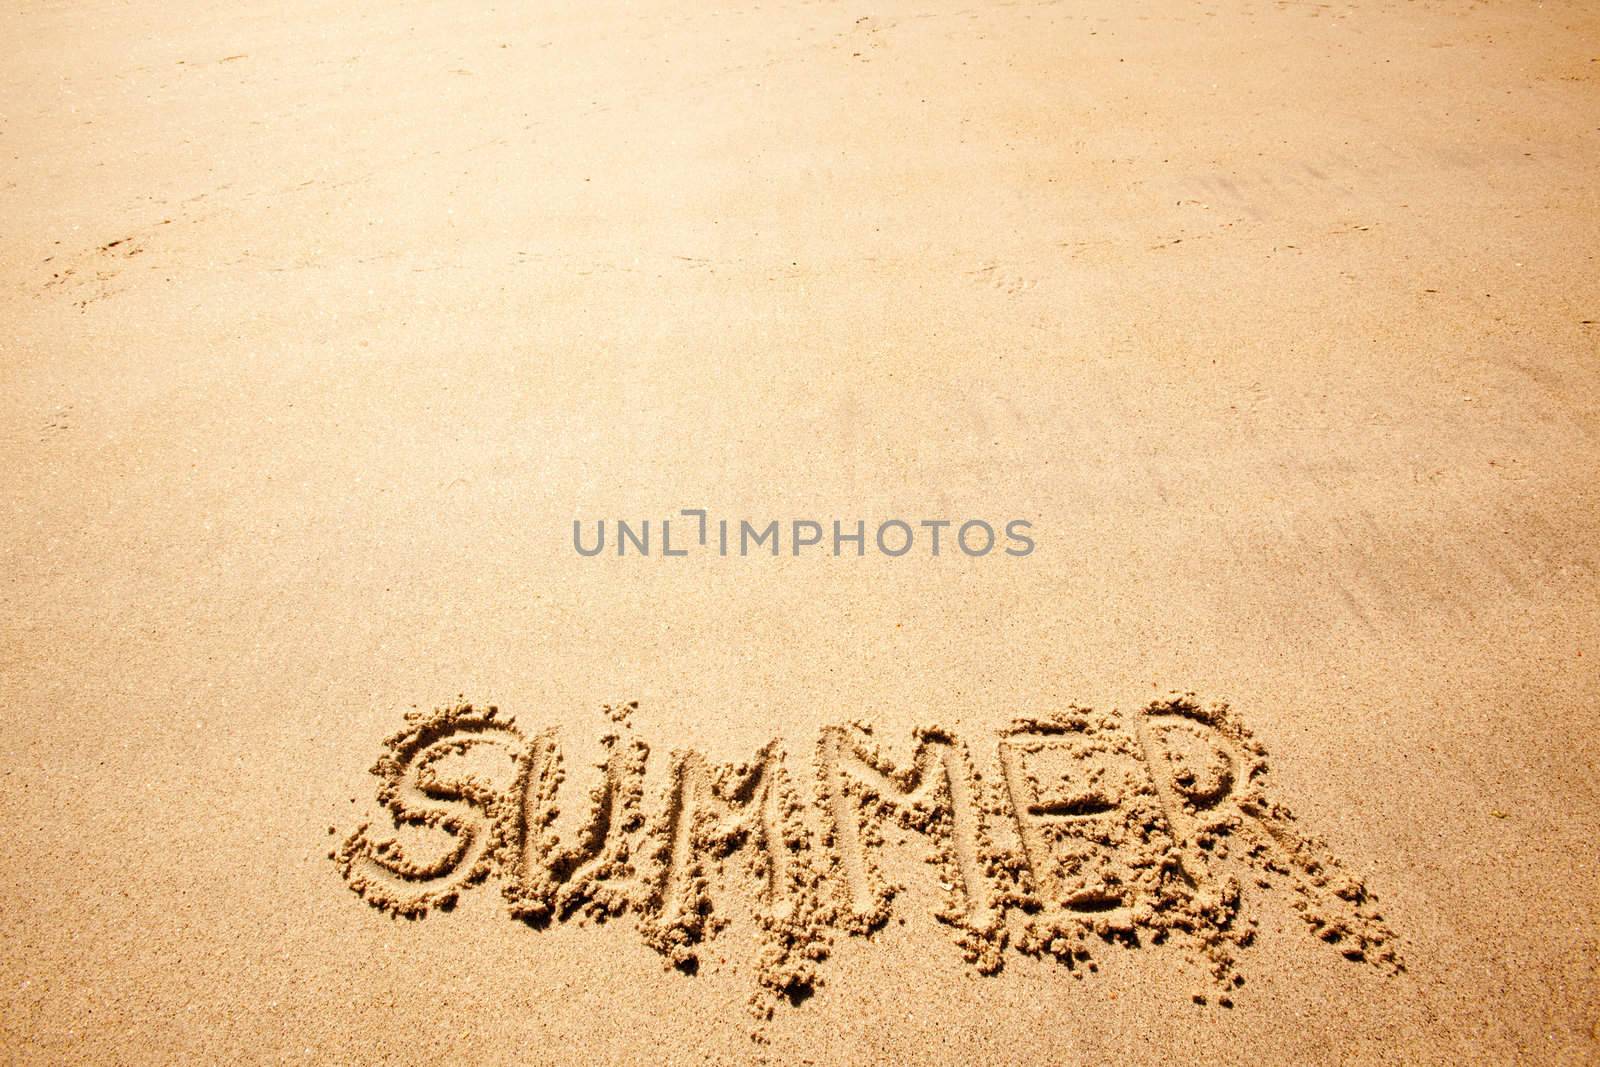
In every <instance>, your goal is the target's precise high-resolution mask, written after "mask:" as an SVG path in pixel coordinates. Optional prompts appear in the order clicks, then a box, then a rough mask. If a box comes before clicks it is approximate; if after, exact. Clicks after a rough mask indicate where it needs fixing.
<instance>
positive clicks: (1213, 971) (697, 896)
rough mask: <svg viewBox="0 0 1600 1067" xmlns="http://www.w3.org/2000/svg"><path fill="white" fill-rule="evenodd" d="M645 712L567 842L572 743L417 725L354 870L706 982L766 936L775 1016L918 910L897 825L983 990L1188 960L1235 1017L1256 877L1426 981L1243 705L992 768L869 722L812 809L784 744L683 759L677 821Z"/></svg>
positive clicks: (1016, 731) (340, 858)
mask: <svg viewBox="0 0 1600 1067" xmlns="http://www.w3.org/2000/svg"><path fill="white" fill-rule="evenodd" d="M635 707H636V705H631V704H630V705H622V706H621V707H620V708H612V707H607V709H606V712H607V715H608V717H609V718H610V720H611V722H612V723H613V724H615V725H616V726H617V727H619V728H618V729H613V730H611V732H609V733H606V734H605V735H604V736H603V737H602V738H601V741H602V746H603V748H604V750H605V758H604V759H603V760H602V761H601V762H600V763H599V765H598V766H597V767H595V768H594V769H593V771H591V774H594V773H595V772H597V773H598V777H597V780H596V781H595V783H594V784H593V785H592V786H591V787H590V788H589V789H588V790H587V792H586V794H585V795H583V797H582V801H583V803H582V804H581V805H580V808H579V811H578V813H577V814H578V816H579V817H578V818H577V819H576V820H569V823H570V824H571V825H572V826H575V829H569V830H568V831H567V832H566V833H565V834H563V833H559V832H558V831H557V821H558V816H559V815H560V813H561V806H562V804H563V803H570V802H572V801H574V800H576V799H578V797H577V796H576V795H575V794H577V793H578V792H579V791H578V789H577V786H576V785H574V784H572V783H569V782H568V781H567V775H566V771H565V766H564V761H563V756H562V751H561V745H560V739H559V737H558V735H557V734H556V733H555V732H554V731H546V732H543V733H538V734H533V735H531V736H530V735H527V734H524V733H523V732H522V731H520V730H519V729H518V728H517V727H516V726H515V724H514V723H513V722H512V720H511V719H510V718H509V717H505V716H502V715H501V714H500V713H499V712H498V711H497V710H496V709H494V708H488V709H480V708H475V707H473V706H472V705H469V704H460V705H456V706H453V707H446V708H440V709H438V710H436V711H434V712H431V713H427V714H423V713H414V714H413V715H412V716H410V717H408V719H407V724H406V728H405V729H404V730H402V731H401V732H400V733H397V734H395V735H394V736H393V737H391V738H389V739H388V741H387V742H386V743H385V751H384V754H383V755H382V756H381V757H380V758H379V760H378V762H377V764H376V765H375V766H374V767H373V773H374V774H375V775H377V777H378V779H379V787H378V800H379V802H380V804H382V805H383V807H384V808H385V809H386V810H387V811H388V813H389V820H390V822H391V823H392V826H393V832H392V833H380V832H379V831H378V830H377V829H375V828H374V827H373V826H371V825H368V824H363V825H362V826H360V827H358V828H357V829H356V831H355V832H354V833H352V834H351V835H350V837H349V838H348V839H347V840H346V841H345V842H344V844H343V845H342V846H340V847H339V848H338V849H336V850H335V851H334V852H333V853H331V856H332V858H333V859H334V860H335V862H336V863H337V865H338V867H339V870H340V873H341V874H342V875H343V876H344V878H345V880H346V881H347V882H348V884H349V885H350V887H351V888H352V889H354V890H355V891H356V892H357V893H358V894H359V895H361V896H362V897H363V898H365V899H366V900H367V901H368V902H369V903H371V904H372V905H373V906H375V907H377V908H379V909H381V910H384V911H387V912H390V913H392V914H395V915H399V916H406V917H413V918H414V917H419V916H422V915H425V914H427V913H428V912H429V911H431V910H434V909H441V908H449V907H451V906H453V905H454V904H455V902H456V900H457V898H458V896H459V895H460V893H461V892H462V891H463V890H464V889H466V888H468V887H470V886H473V885H476V884H478V883H480V882H483V881H485V880H486V879H488V878H489V877H491V876H495V877H498V878H499V879H500V881H501V883H502V889H501V891H502V894H503V896H504V898H505V900H506V903H507V906H508V910H509V911H510V913H511V914H512V915H513V916H514V917H516V918H518V919H521V920H523V921H524V922H526V923H528V924H529V925H531V926H534V927H542V926H545V925H547V924H549V923H550V922H552V921H562V920H567V919H572V918H576V919H579V920H580V921H581V920H584V919H591V920H594V921H605V920H607V919H612V918H620V917H623V916H628V915H631V916H633V918H634V920H635V921H636V923H637V925H638V928H639V930H640V933H641V935H642V936H643V938H644V940H645V942H646V943H647V944H649V945H650V946H651V947H653V948H654V949H656V950H657V951H658V952H660V953H661V954H662V956H663V957H664V958H665V959H666V960H667V961H668V962H669V963H670V964H671V965H673V966H676V967H678V968H679V969H681V970H684V971H686V972H691V973H692V972H693V971H695V970H696V969H697V968H698V966H699V963H700V958H701V955H702V951H703V947H704V946H705V945H706V944H707V943H708V942H710V941H712V940H713V939H714V938H716V937H717V936H718V934H719V933H721V932H722V931H723V930H725V929H726V928H727V926H728V925H729V924H730V923H731V922H734V921H735V920H736V918H747V919H748V921H750V922H752V923H753V925H754V927H755V934H756V936H755V940H754V942H753V943H754V944H756V945H757V946H758V948H757V949H756V950H755V951H756V957H755V958H754V959H753V960H752V961H751V962H752V963H753V967H752V969H753V971H754V973H755V975H756V978H757V984H758V987H759V989H758V993H757V995H756V996H755V997H754V998H753V999H752V1004H753V1005H754V1006H755V1008H756V1010H757V1011H758V1012H763V1011H764V1012H769V1013H770V1011H771V1010H772V1006H773V1005H774V1004H776V1003H777V1002H778V1001H779V1000H780V999H782V998H784V997H788V998H789V999H792V1000H795V1001H798V1000H800V999H803V998H804V997H805V996H806V995H808V994H809V993H810V991H811V990H812V989H813V988H814V987H815V986H816V984H817V983H818V982H819V980H820V973H819V970H818V968H819V965H820V964H821V963H822V962H823V961H824V960H826V959H827V957H828V955H829V954H830V951H831V947H832V946H833V945H834V943H835V942H836V940H837V939H838V938H840V937H852V936H854V937H866V938H871V937H873V936H874V935H875V934H876V933H877V931H879V930H880V929H881V928H882V927H883V926H884V925H885V924H886V923H887V922H888V921H889V919H890V918H891V916H892V915H893V914H894V912H895V910H896V908H897V907H903V905H902V904H901V901H902V897H901V894H900V891H901V890H902V889H903V888H904V887H903V886H899V885H896V884H894V883H893V881H892V880H891V879H890V878H889V876H888V875H887V874H886V868H885V867H884V865H883V860H884V859H885V858H886V856H887V853H886V849H888V848H889V847H890V846H891V844H892V842H891V841H890V834H889V833H888V832H887V831H889V830H890V828H894V830H895V834H896V836H898V837H904V836H905V835H907V834H909V835H911V838H912V839H915V840H917V841H920V846H914V847H919V848H920V851H921V855H922V859H923V860H925V861H926V863H927V865H928V866H929V867H930V868H931V869H930V872H929V879H928V881H929V883H930V884H931V883H934V882H937V884H938V886H939V888H940V889H941V890H942V892H943V896H942V897H941V898H940V899H939V903H938V904H937V905H936V906H935V907H934V909H933V912H932V917H933V918H935V919H936V920H937V921H938V922H939V923H941V924H943V925H944V926H945V927H947V928H949V929H950V930H951V931H952V932H953V934H954V937H955V940H956V942H957V945H958V946H959V949H960V951H961V954H962V956H963V957H964V958H965V959H966V960H967V961H968V962H969V963H970V964H972V965H973V966H975V967H976V968H977V969H978V970H979V971H981V972H983V973H993V972H995V971H998V970H1000V969H1001V967H1002V965H1003V962H1004V954H1005V951H1006V950H1007V949H1008V948H1010V949H1013V950H1015V951H1019V952H1022V953H1027V954H1030V955H1036V956H1047V957H1053V958H1055V959H1057V960H1059V961H1061V962H1062V963H1063V964H1065V965H1066V966H1067V967H1068V969H1069V970H1070V971H1071V973H1073V974H1074V975H1076V976H1079V977H1081V976H1082V975H1083V973H1084V972H1085V971H1093V970H1095V969H1096V963H1095V959H1096V954H1097V953H1099V952H1101V951H1104V950H1105V948H1106V947H1107V946H1116V945H1122V946H1125V947H1129V948H1133V947H1138V946H1142V945H1163V944H1171V945H1175V946H1177V947H1178V949H1179V950H1180V953H1181V955H1182V956H1183V957H1184V958H1185V959H1186V960H1188V961H1189V962H1190V963H1191V964H1193V965H1195V966H1198V967H1200V968H1201V969H1203V970H1204V971H1205V972H1206V973H1207V974H1208V975H1209V981H1210V983H1211V986H1212V989H1211V990H1210V991H1208V993H1206V994H1199V995H1197V998H1198V999H1205V997H1207V996H1208V995H1210V993H1212V992H1214V993H1216V994H1217V995H1218V999H1219V1001H1220V1002H1221V1003H1224V1004H1227V1003H1231V1001H1230V1000H1229V999H1228V998H1229V997H1230V996H1231V995H1233V992H1234V990H1235V989H1236V987H1238V986H1239V985H1242V984H1243V982H1244V978H1243V976H1242V974H1241V973H1240V970H1239V963H1240V960H1241V959H1242V958H1243V955H1244V953H1245V952H1246V950H1247V949H1248V947H1249V946H1250V944H1251V943H1252V941H1253V940H1254V938H1255V934H1256V926H1255V922H1254V920H1253V919H1252V918H1251V916H1250V915H1249V914H1248V913H1247V911H1246V909H1245V905H1246V899H1245V891H1244V888H1243V887H1244V886H1245V885H1246V884H1248V885H1250V886H1252V887H1253V889H1252V891H1255V890H1262V891H1266V892H1276V893H1281V894H1283V895H1284V899H1286V900H1288V901H1289V902H1290V903H1291V904H1292V905H1293V907H1294V908H1295V909H1296V910H1297V911H1298V912H1299V913H1300V914H1301V916H1302V917H1303V918H1304V919H1305V921H1306V923H1307V925H1308V926H1309V927H1310V928H1311V929H1312V931H1313V932H1314V933H1315V934H1316V936H1317V937H1319V938H1321V939H1322V940H1324V941H1326V942H1328V943H1330V944H1332V945H1334V946H1335V947H1336V948H1337V949H1338V950H1339V951H1340V952H1341V953H1342V954H1343V955H1344V956H1345V957H1347V958H1349V959H1352V960H1359V961H1365V962H1368V963H1371V964H1373V965H1376V966H1378V967H1379V968H1381V969H1384V970H1391V971H1392V970H1397V969H1399V967H1400V962H1399V959H1398V956H1397V955H1396V951H1395V948H1394V938H1393V935H1392V933H1391V932H1390V931H1389V929H1388V927H1387V926H1386V925H1385V923H1384V921H1383V919H1382V917H1381V915H1380V914H1379V913H1378V912H1377V910H1376V908H1375V905H1374V902H1373V900H1372V898H1371V897H1370V895H1369V894H1368V893H1367V892H1366V890H1365V888H1364V887H1363V886H1362V884H1361V883H1360V882H1359V881H1358V880H1356V879H1355V878H1354V877H1352V876H1350V875H1349V874H1347V873H1346V872H1344V870H1343V869H1342V868H1341V867H1340V865H1339V864H1338V862H1337V861H1336V860H1335V859H1334V858H1333V857H1332V856H1331V855H1330V854H1329V852H1328V850H1327V848H1326V847H1325V846H1324V845H1323V844H1322V843H1321V842H1319V841H1317V840H1315V839H1314V838H1309V837H1306V836H1304V835H1303V834H1301V833H1300V832H1298V831H1297V830H1296V829H1295V827H1294V817H1293V815H1292V814H1291V813H1290V812H1289V811H1288V810H1287V809H1286V808H1284V807H1283V806H1281V805H1280V804H1278V803H1276V802H1275V801H1273V800H1272V799H1271V798H1270V796H1269V794H1268V786H1269V783H1268V774H1267V764H1266V757H1265V753H1264V752H1263V751H1262V749H1261V747H1260V746H1259V745H1258V744H1257V743H1256V742H1255V741H1254V740H1253V739H1252V738H1251V737H1250V735H1249V733H1248V732H1247V731H1246V730H1245V729H1244V727H1243V726H1242V725H1241V724H1240V723H1239V722H1238V720H1237V718H1236V717H1235V716H1234V715H1233V714H1232V712H1231V711H1230V710H1229V709H1228V708H1227V707H1226V706H1217V707H1212V708H1205V707H1202V706H1200V705H1199V704H1197V703H1195V702H1193V701H1192V700H1191V699H1189V698H1187V697H1180V698H1174V699H1170V700H1166V701H1162V702H1157V703H1154V704H1151V705H1150V706H1149V707H1147V708H1145V709H1143V710H1142V711H1140V712H1139V713H1138V714H1136V715H1133V716H1131V717H1124V716H1121V715H1119V714H1116V713H1109V714H1108V713H1097V712H1093V711H1090V710H1087V709H1082V708H1070V709H1068V710H1067V711H1065V712H1062V713H1059V714H1055V715H1050V716H1045V717H1041V718H1035V719H1027V720H1019V721H1017V722H1014V723H1012V724H1011V725H1009V726H1008V727H1006V728H1005V729H1004V730H1002V731H1000V733H999V736H998V738H997V743H996V746H995V748H994V750H993V751H994V757H995V759H994V767H995V770H996V772H997V773H994V774H992V775H988V774H985V773H984V768H983V766H982V764H981V762H980V761H979V760H977V759H975V758H974V756H973V753H972V751H971V750H970V749H969V747H968V746H967V744H966V743H965V742H963V741H962V740H960V739H958V738H957V737H956V736H955V735H954V734H952V733H951V732H950V731H948V730H945V729H942V728H939V727H928V728H922V729H918V730H916V731H914V732H913V735H912V737H911V739H910V745H909V746H907V747H905V748H904V749H897V747H896V746H894V745H890V746H887V747H888V750H889V753H890V754H886V752H885V746H882V745H881V744H880V743H879V741H878V739H877V738H876V737H875V735H874V733H873V730H872V728H871V727H870V726H869V725H866V724H862V723H852V724H850V725H847V726H829V727H825V728H823V730H822V731H821V732H820V735H819V738H818V742H817V746H816V755H815V766H814V771H815V778H814V781H815V792H814V795H813V796H812V797H809V798H807V797H803V796H802V795H801V791H800V790H799V789H798V788H797V787H796V785H795V780H794V778H793V777H792V776H791V774H790V772H789V767H788V764H787V762H786V755H785V752H784V750H783V748H782V747H781V746H780V745H779V744H778V742H776V741H773V742H771V743H769V744H767V745H765V746H763V747H762V748H761V749H760V750H759V751H758V752H757V753H756V754H755V756H754V758H753V759H751V760H749V761H748V762H745V763H742V764H720V765H719V764H715V763H713V762H711V761H709V760H707V759H706V758H705V757H704V756H703V755H702V754H700V753H698V752H694V751H690V750H679V751H674V752H673V753H672V754H671V756H670V758H669V760H668V763H667V767H666V781H665V783H664V785H663V786H662V787H661V788H660V789H659V790H658V791H659V792H660V793H661V796H660V799H659V803H658V804H656V805H655V806H654V810H655V814H654V815H653V816H649V815H647V813H646V807H647V805H646V802H645V796H646V778H647V771H648V767H649V757H650V749H649V746H648V745H646V744H645V743H644V742H643V741H642V740H640V739H638V738H637V737H635V736H634V735H633V734H632V732H631V727H630V725H629V723H628V717H629V715H630V714H631V713H632V711H633V710H634V708H635ZM897 751H903V752H904V755H901V756H900V757H899V758H895V757H894V755H893V753H895V752H897ZM908 843H909V842H908ZM730 905H736V906H730ZM902 918H904V916H902ZM736 965H737V961H736Z"/></svg>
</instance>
